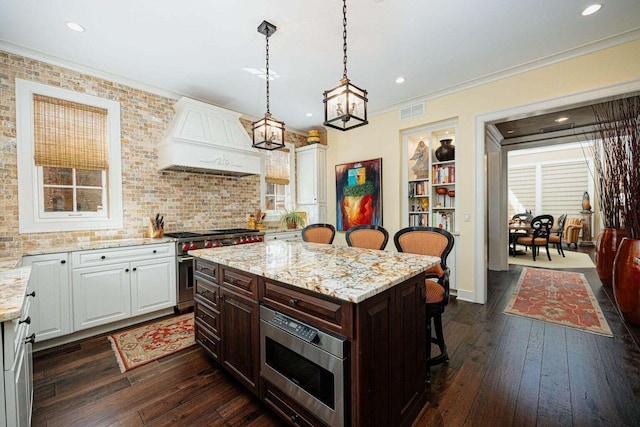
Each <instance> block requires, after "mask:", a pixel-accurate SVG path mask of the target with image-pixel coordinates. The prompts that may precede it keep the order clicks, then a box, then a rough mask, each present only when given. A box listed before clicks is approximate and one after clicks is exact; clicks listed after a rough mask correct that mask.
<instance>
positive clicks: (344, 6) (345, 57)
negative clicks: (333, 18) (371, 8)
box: [342, 0, 347, 79]
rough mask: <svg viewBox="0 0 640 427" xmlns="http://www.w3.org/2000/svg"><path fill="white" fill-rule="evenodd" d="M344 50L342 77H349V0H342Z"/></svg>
mask: <svg viewBox="0 0 640 427" xmlns="http://www.w3.org/2000/svg"><path fill="white" fill-rule="evenodd" d="M342 27H343V30H342V50H343V51H344V57H343V59H342V62H343V63H344V74H343V75H342V77H344V78H345V79H346V78H347V0H342Z"/></svg>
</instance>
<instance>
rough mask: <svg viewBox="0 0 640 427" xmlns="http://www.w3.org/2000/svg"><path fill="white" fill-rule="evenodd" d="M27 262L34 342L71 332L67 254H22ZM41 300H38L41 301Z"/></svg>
mask: <svg viewBox="0 0 640 427" xmlns="http://www.w3.org/2000/svg"><path fill="white" fill-rule="evenodd" d="M22 265H30V266H31V276H30V277H29V286H30V288H31V289H32V290H33V291H35V292H36V294H37V295H38V298H35V299H32V301H31V308H30V313H31V331H33V332H35V334H36V335H37V337H38V342H42V341H45V340H48V339H51V338H56V337H59V336H62V335H66V334H70V333H71V282H70V280H69V254H68V253H66V252H64V253H55V254H46V255H33V256H26V257H23V258H22ZM41 302H42V303H41Z"/></svg>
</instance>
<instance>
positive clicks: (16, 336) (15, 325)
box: [2, 297, 31, 370]
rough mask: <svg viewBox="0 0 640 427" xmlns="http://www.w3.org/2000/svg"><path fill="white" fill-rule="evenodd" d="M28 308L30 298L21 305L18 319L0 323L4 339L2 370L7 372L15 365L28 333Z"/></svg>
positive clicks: (29, 321)
mask: <svg viewBox="0 0 640 427" xmlns="http://www.w3.org/2000/svg"><path fill="white" fill-rule="evenodd" d="M30 306H31V297H26V298H25V299H24V303H23V304H22V310H21V311H20V317H18V318H17V319H14V320H10V321H6V322H3V323H2V328H3V331H2V334H3V337H4V369H5V370H8V369H11V367H12V366H13V365H14V364H15V361H16V355H17V354H18V352H19V350H20V346H21V345H22V344H23V343H24V341H25V340H26V339H27V338H28V335H29V334H30V333H31V331H30V329H31V328H30V326H29V325H30V323H31V319H30V317H29V316H30V314H29V311H30Z"/></svg>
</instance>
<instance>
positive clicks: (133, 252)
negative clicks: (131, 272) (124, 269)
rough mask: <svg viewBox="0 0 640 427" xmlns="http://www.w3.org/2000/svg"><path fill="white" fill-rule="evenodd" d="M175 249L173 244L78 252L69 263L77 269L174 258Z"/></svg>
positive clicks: (74, 253)
mask: <svg viewBox="0 0 640 427" xmlns="http://www.w3.org/2000/svg"><path fill="white" fill-rule="evenodd" d="M175 248H176V247H175V245H174V244H173V243H167V244H161V245H138V246H129V247H125V248H113V249H95V250H88V251H78V252H73V253H72V256H71V260H72V261H71V262H72V265H73V268H78V267H91V266H95V265H101V264H109V263H113V262H129V261H136V260H141V259H151V258H156V257H157V258H160V257H167V256H175V253H176V249H175Z"/></svg>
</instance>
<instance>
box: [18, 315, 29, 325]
mask: <svg viewBox="0 0 640 427" xmlns="http://www.w3.org/2000/svg"><path fill="white" fill-rule="evenodd" d="M21 323H26V324H27V325H30V324H31V316H27V318H26V319H24V320H18V325H19V324H21Z"/></svg>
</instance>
